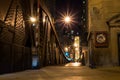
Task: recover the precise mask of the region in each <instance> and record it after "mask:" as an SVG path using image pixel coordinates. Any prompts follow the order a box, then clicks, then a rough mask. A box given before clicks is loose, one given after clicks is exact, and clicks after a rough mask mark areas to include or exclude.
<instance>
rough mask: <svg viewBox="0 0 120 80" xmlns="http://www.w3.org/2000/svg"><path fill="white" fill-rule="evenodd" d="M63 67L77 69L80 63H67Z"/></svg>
mask: <svg viewBox="0 0 120 80" xmlns="http://www.w3.org/2000/svg"><path fill="white" fill-rule="evenodd" d="M65 66H66V67H67V66H73V67H77V66H81V63H80V62H74V63H68V64H66V65H65Z"/></svg>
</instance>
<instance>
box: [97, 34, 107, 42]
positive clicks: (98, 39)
mask: <svg viewBox="0 0 120 80" xmlns="http://www.w3.org/2000/svg"><path fill="white" fill-rule="evenodd" d="M96 41H97V42H98V43H104V42H105V41H106V37H105V35H104V34H102V33H101V34H98V35H97V36H96Z"/></svg>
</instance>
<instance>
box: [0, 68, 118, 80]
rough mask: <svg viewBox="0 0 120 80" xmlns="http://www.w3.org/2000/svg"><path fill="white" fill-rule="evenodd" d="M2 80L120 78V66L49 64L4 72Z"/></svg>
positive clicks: (116, 79) (101, 79)
mask: <svg viewBox="0 0 120 80" xmlns="http://www.w3.org/2000/svg"><path fill="white" fill-rule="evenodd" d="M0 80H120V68H97V69H91V68H89V67H86V66H79V67H76V66H47V67H44V68H41V69H39V70H26V71H22V72H16V73H8V74H2V75H0Z"/></svg>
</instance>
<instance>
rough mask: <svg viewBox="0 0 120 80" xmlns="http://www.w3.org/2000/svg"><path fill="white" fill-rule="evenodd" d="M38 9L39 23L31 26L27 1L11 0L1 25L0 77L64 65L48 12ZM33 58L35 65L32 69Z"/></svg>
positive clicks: (63, 58)
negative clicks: (3, 74)
mask: <svg viewBox="0 0 120 80" xmlns="http://www.w3.org/2000/svg"><path fill="white" fill-rule="evenodd" d="M39 9H40V10H39V11H40V12H39V15H38V14H37V7H35V11H34V13H36V16H38V17H39V21H38V22H37V24H36V25H35V26H33V25H32V24H31V23H30V22H29V16H30V15H31V13H30V12H31V11H30V1H29V0H11V4H10V6H9V9H8V11H7V14H6V17H5V18H4V21H0V74H2V73H8V72H15V71H21V70H25V69H31V68H33V67H34V68H40V67H43V66H47V65H55V64H63V63H66V62H67V59H66V58H65V56H64V55H63V53H64V51H63V50H62V48H61V46H60V43H59V39H58V36H57V34H56V30H55V28H54V25H53V22H52V18H51V16H50V14H49V12H48V11H47V8H45V7H43V6H42V5H40V6H39ZM43 19H45V22H44V21H43ZM35 56H36V57H37V58H38V59H37V65H36V66H32V64H33V60H34V58H35Z"/></svg>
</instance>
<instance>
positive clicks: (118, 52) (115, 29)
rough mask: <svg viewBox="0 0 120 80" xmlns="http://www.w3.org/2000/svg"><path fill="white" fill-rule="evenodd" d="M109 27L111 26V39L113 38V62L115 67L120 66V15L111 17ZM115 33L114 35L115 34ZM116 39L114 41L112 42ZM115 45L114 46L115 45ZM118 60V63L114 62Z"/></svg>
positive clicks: (108, 22)
mask: <svg viewBox="0 0 120 80" xmlns="http://www.w3.org/2000/svg"><path fill="white" fill-rule="evenodd" d="M107 25H108V26H109V30H110V34H111V35H110V37H111V44H112V45H111V48H113V46H114V49H112V50H113V51H112V53H111V54H112V61H113V64H114V65H119V66H120V13H119V14H117V15H115V16H113V17H111V18H110V19H109V20H108V21H107ZM113 33H114V34H113ZM112 39H114V40H112ZM113 43H114V44H113ZM114 59H116V61H115V60H114Z"/></svg>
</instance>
